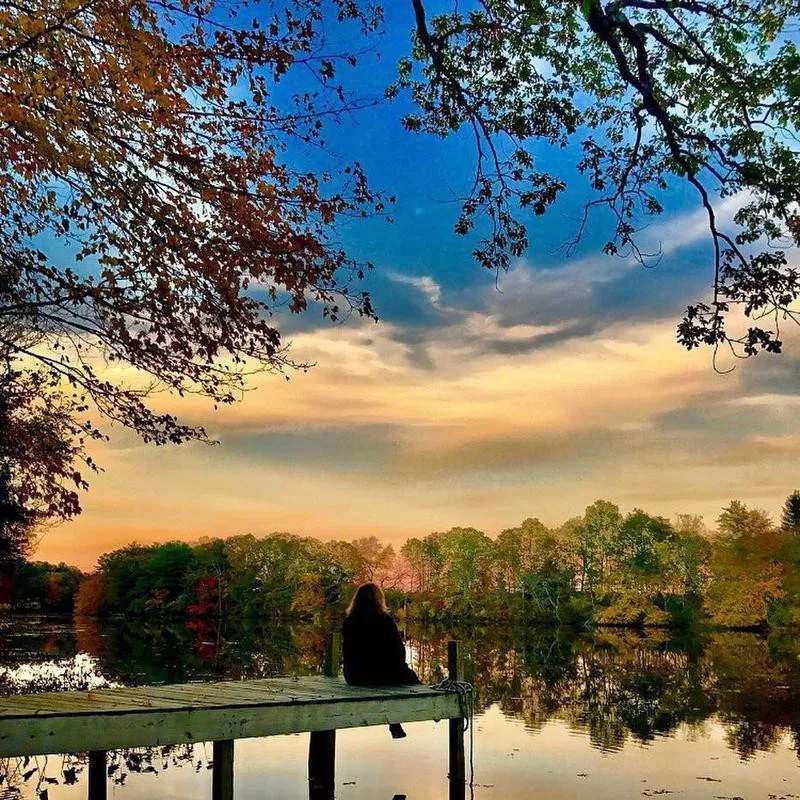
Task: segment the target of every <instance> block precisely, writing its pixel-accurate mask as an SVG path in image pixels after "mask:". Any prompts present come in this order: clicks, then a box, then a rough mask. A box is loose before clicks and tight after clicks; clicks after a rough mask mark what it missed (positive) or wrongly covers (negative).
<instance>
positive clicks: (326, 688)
mask: <svg viewBox="0 0 800 800" xmlns="http://www.w3.org/2000/svg"><path fill="white" fill-rule="evenodd" d="M460 716H461V710H460V708H459V703H458V698H457V697H456V695H454V694H451V693H447V692H442V691H439V690H436V689H431V688H430V687H427V686H403V687H398V686H393V687H375V688H372V687H369V688H368V687H353V686H348V685H347V684H345V682H344V681H343V680H342V679H340V678H330V677H324V676H311V677H307V678H301V679H296V680H295V679H291V678H282V679H275V680H273V679H265V680H250V681H222V682H219V683H203V684H199V683H198V684H191V683H190V684H182V685H174V686H163V687H160V686H148V687H142V688H141V689H140V688H125V689H103V690H97V691H91V692H57V693H48V694H39V695H26V696H20V697H5V698H1V699H0V757H7V756H16V755H41V754H49V753H70V752H79V751H87V750H96V751H104V750H114V749H118V748H122V747H140V746H148V745H157V746H160V745H167V744H181V743H184V742H203V741H220V740H232V739H245V738H251V737H258V736H273V735H276V734H286V733H300V732H304V731H312V732H313V731H330V730H334V729H337V728H352V727H361V726H367V725H385V724H388V723H391V722H412V721H417V720H430V719H454V718H458V717H460Z"/></svg>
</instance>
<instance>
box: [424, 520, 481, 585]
mask: <svg viewBox="0 0 800 800" xmlns="http://www.w3.org/2000/svg"><path fill="white" fill-rule="evenodd" d="M432 538H434V539H435V540H437V542H438V544H439V546H440V547H441V553H442V559H443V561H444V574H443V583H444V586H443V588H444V589H445V591H447V592H450V593H458V594H460V595H463V596H464V597H466V598H473V597H474V596H475V595H476V593H477V592H485V591H487V590H489V589H491V586H492V583H493V580H492V577H493V574H492V573H493V554H494V543H493V542H492V540H491V539H490V538H489V537H488V536H487V535H486V534H485V533H484V532H483V531H479V530H477V529H475V528H451V529H450V530H449V531H447V532H445V533H435V534H432Z"/></svg>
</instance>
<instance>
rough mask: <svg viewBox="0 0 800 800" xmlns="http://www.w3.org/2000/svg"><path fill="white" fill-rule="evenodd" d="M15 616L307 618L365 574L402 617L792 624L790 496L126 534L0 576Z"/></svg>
mask: <svg viewBox="0 0 800 800" xmlns="http://www.w3.org/2000/svg"><path fill="white" fill-rule="evenodd" d="M0 580H1V582H0V602H2V604H3V605H4V606H5V607H6V608H7V609H10V610H12V611H34V610H35V611H44V612H57V613H75V614H77V615H109V616H111V615H115V614H133V615H141V616H156V617H157V616H186V617H209V616H222V615H226V614H238V615H244V616H253V617H277V616H296V617H310V616H316V615H320V614H325V613H331V612H333V613H336V612H341V610H342V609H343V608H344V606H345V605H346V603H347V600H348V599H349V597H350V595H351V594H352V590H353V588H354V587H355V586H357V585H358V584H360V583H362V582H366V581H374V582H377V583H379V584H380V585H381V586H383V588H384V590H385V591H386V593H387V595H388V596H389V599H390V601H391V604H392V606H393V608H394V610H395V613H397V614H399V615H402V616H405V617H407V618H409V619H419V620H455V619H485V620H498V621H503V620H507V621H509V622H515V623H518V622H531V623H554V624H598V625H625V626H676V627H685V626H689V625H695V624H711V625H717V626H721V627H730V628H750V627H764V626H776V627H781V626H793V625H800V492H797V491H796V492H794V493H793V494H791V495H790V496H789V497H788V498H787V500H786V503H785V505H784V508H783V512H782V515H781V519H780V521H779V522H777V523H775V522H773V520H772V519H771V518H770V516H769V515H768V514H767V513H766V512H764V511H762V510H760V509H756V508H748V507H747V506H746V505H745V504H744V503H742V502H740V501H737V500H734V501H732V502H731V503H730V504H728V505H727V506H726V507H725V508H724V509H723V510H722V512H721V513H720V515H719V517H718V519H717V521H716V526H715V528H714V529H713V530H710V529H709V528H708V527H707V526H706V525H705V523H704V522H703V520H702V518H701V517H698V516H695V515H689V514H679V515H677V516H676V517H675V518H674V519H673V520H668V519H666V518H664V517H659V516H653V515H651V514H648V513H647V512H645V511H643V510H641V509H633V510H632V511H630V512H628V513H627V514H623V513H622V512H621V511H620V509H619V507H618V506H616V505H615V504H614V503H611V502H609V501H606V500H598V501H596V502H595V503H593V504H592V505H590V506H588V507H587V508H586V510H585V511H584V513H583V515H581V516H580V517H575V518H572V519H569V520H568V521H567V522H565V523H564V524H563V525H561V526H559V527H548V526H547V525H544V524H543V523H542V522H541V521H540V520H538V519H536V518H528V519H526V520H524V521H523V522H522V523H521V524H520V525H519V526H517V527H514V528H507V529H506V530H503V531H502V532H501V533H500V534H499V535H498V536H497V537H496V538H494V539H492V538H490V537H489V536H487V535H486V534H485V533H484V532H482V531H479V530H477V529H475V528H468V527H455V528H451V529H450V530H448V531H445V532H437V533H431V534H429V535H427V536H425V537H424V538H410V539H408V540H407V541H406V542H405V544H403V546H402V547H400V549H399V550H395V548H394V547H393V546H392V545H391V544H384V543H382V542H381V541H380V540H379V539H378V538H377V537H374V536H372V537H366V538H360V539H355V540H353V541H326V542H323V541H320V540H318V539H315V538H313V537H302V536H297V535H293V534H289V533H272V534H269V535H266V536H260V537H259V536H254V535H252V534H245V535H236V536H231V537H228V538H205V539H201V540H200V541H197V542H194V543H186V542H180V541H170V542H164V543H161V544H152V545H139V544H135V543H134V544H130V545H128V546H126V547H123V548H120V549H118V550H114V551H113V552H109V553H106V554H104V555H102V556H101V557H100V558H99V559H98V563H97V568H96V570H95V571H94V572H92V573H90V574H85V573H83V572H81V571H80V570H78V569H77V568H75V567H70V566H68V565H65V564H58V565H55V564H48V563H46V562H36V561H22V562H20V563H18V564H17V565H16V566H15V568H14V569H13V570H12V571H11V572H10V574H7V575H5V576H2V579H0Z"/></svg>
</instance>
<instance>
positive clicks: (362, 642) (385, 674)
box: [342, 583, 420, 739]
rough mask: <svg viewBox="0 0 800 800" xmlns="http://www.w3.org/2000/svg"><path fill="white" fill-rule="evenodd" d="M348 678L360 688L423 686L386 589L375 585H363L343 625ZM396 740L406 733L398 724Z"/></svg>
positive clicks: (390, 727)
mask: <svg viewBox="0 0 800 800" xmlns="http://www.w3.org/2000/svg"><path fill="white" fill-rule="evenodd" d="M342 643H343V655H344V679H345V680H346V681H347V682H348V683H351V684H354V685H356V686H392V685H395V686H396V685H411V684H416V683H419V682H420V681H419V678H418V677H417V673H416V672H414V670H413V669H411V667H409V666H408V664H406V648H405V646H404V645H403V640H402V638H401V636H400V631H399V630H397V625H395V622H394V620H393V619H392V617H391V616H390V614H389V609H388V608H387V607H386V598H385V597H384V596H383V590H382V589H381V587H380V586H378V585H377V584H375V583H365V584H364V585H363V586H359V587H358V589H357V590H356V593H355V596H354V597H353V600H352V602H351V603H350V607H349V608H348V609H347V617H346V618H345V621H344V624H343V625H342ZM389 730H390V731H391V733H392V737H393V738H395V739H402V738H403V737H404V736H405V735H406V733H405V731H404V730H403V728H402V727H401V726H400V725H399V724H397V723H395V724H392V725H390V726H389Z"/></svg>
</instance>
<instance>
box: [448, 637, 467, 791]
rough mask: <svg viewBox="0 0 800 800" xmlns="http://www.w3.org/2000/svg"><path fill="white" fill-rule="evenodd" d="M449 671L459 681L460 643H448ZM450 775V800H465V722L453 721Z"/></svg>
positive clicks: (451, 722) (451, 728)
mask: <svg viewBox="0 0 800 800" xmlns="http://www.w3.org/2000/svg"><path fill="white" fill-rule="evenodd" d="M447 671H448V677H449V678H450V680H451V681H457V680H459V677H460V676H459V672H460V670H459V659H458V642H452V641H451V642H448V643H447ZM449 725H450V747H449V751H450V753H449V755H450V758H449V766H450V771H449V774H448V777H449V780H450V800H464V797H465V796H466V770H465V767H464V720H463V719H451V720H449Z"/></svg>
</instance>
